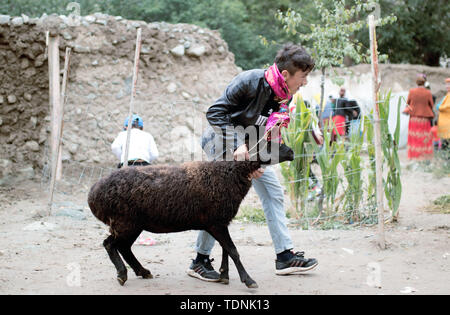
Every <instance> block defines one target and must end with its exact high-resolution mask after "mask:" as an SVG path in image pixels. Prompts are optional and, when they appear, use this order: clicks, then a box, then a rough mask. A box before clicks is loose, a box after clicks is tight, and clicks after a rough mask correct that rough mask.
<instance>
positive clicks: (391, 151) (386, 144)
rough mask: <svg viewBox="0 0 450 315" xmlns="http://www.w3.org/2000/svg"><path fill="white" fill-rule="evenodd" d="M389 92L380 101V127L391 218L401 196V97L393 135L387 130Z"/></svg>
mask: <svg viewBox="0 0 450 315" xmlns="http://www.w3.org/2000/svg"><path fill="white" fill-rule="evenodd" d="M390 99H391V92H388V93H387V95H386V96H385V97H384V98H383V102H380V106H379V108H380V120H381V123H380V128H381V148H382V150H383V156H384V161H385V162H386V163H387V167H388V173H387V177H386V179H384V178H383V184H384V193H385V196H386V199H387V201H388V204H389V208H390V209H391V211H392V218H396V217H397V214H398V208H399V206H400V200H401V196H402V182H401V179H400V175H401V174H400V171H401V166H400V159H399V157H398V145H399V139H400V105H401V100H402V99H401V98H399V100H398V104H397V121H396V127H395V132H394V135H392V134H391V133H390V132H389V125H388V120H389V112H390V111H389V104H390Z"/></svg>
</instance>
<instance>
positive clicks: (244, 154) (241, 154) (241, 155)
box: [233, 144, 250, 161]
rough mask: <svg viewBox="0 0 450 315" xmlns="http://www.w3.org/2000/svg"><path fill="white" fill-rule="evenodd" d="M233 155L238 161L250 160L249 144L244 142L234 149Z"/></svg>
mask: <svg viewBox="0 0 450 315" xmlns="http://www.w3.org/2000/svg"><path fill="white" fill-rule="evenodd" d="M233 157H234V159H235V160H236V161H248V160H250V154H249V153H248V149H247V145H246V144H243V145H241V146H240V147H239V148H237V149H236V151H234V154H233Z"/></svg>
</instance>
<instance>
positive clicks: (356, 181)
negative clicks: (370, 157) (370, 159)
mask: <svg viewBox="0 0 450 315" xmlns="http://www.w3.org/2000/svg"><path fill="white" fill-rule="evenodd" d="M363 144H364V135H360V134H359V132H358V133H353V134H352V135H351V137H350V144H349V149H348V151H347V156H346V159H344V160H343V161H342V166H343V168H344V174H345V178H346V179H347V189H346V190H345V197H344V198H345V200H344V209H345V213H346V217H347V218H348V220H349V221H356V220H359V219H360V217H359V212H358V211H357V209H359V206H360V204H361V200H362V197H363V193H364V191H363V183H364V182H363V178H362V162H363V161H362V156H361V151H362V147H363Z"/></svg>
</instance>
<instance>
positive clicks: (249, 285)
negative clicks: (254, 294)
mask: <svg viewBox="0 0 450 315" xmlns="http://www.w3.org/2000/svg"><path fill="white" fill-rule="evenodd" d="M245 285H246V286H247V288H249V289H256V288H258V285H257V284H256V282H255V281H253V280H252V279H248V280H247V281H245Z"/></svg>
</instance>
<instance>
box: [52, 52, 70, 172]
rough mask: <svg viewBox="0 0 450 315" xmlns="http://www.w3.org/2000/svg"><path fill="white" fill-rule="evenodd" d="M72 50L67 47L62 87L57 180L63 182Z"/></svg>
mask: <svg viewBox="0 0 450 315" xmlns="http://www.w3.org/2000/svg"><path fill="white" fill-rule="evenodd" d="M71 51H72V49H71V48H70V47H66V56H65V58H64V74H63V81H62V87H61V100H62V102H61V121H60V122H59V144H58V165H57V168H56V180H61V176H62V135H63V129H64V107H65V106H66V103H67V95H66V88H67V81H68V80H69V69H70V53H71Z"/></svg>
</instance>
